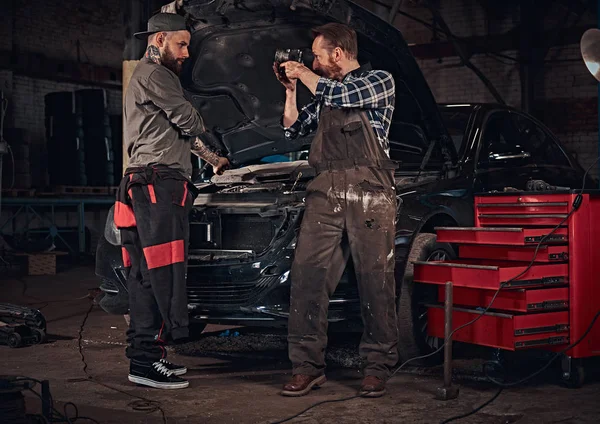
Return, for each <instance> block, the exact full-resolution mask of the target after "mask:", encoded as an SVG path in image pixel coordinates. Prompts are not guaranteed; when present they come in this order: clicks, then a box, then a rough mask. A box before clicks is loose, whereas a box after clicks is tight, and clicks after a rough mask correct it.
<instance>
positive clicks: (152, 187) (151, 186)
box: [148, 184, 156, 203]
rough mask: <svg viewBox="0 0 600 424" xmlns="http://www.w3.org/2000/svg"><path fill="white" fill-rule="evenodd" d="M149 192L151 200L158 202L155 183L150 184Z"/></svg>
mask: <svg viewBox="0 0 600 424" xmlns="http://www.w3.org/2000/svg"><path fill="white" fill-rule="evenodd" d="M148 194H149V195H150V202H152V203H156V193H155V192H154V185H153V184H148Z"/></svg>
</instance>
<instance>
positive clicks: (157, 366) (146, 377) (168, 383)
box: [128, 361, 190, 389]
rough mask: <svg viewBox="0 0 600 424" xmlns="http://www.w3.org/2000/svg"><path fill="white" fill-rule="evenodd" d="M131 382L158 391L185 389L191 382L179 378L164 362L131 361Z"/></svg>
mask: <svg viewBox="0 0 600 424" xmlns="http://www.w3.org/2000/svg"><path fill="white" fill-rule="evenodd" d="M128 378H129V381H131V382H132V383H136V384H141V385H144V386H150V387H155V388H157V389H184V388H186V387H188V386H189V385H190V383H189V381H187V380H184V379H183V378H180V377H177V376H176V375H175V374H173V372H172V371H170V370H169V369H168V368H167V367H166V366H165V365H164V364H163V363H162V362H154V363H153V364H140V363H134V362H133V361H131V364H130V365H129V377H128Z"/></svg>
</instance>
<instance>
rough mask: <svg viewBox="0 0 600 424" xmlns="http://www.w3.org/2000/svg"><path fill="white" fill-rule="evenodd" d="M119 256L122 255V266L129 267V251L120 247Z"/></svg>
mask: <svg viewBox="0 0 600 424" xmlns="http://www.w3.org/2000/svg"><path fill="white" fill-rule="evenodd" d="M121 256H123V266H124V267H125V268H129V267H130V266H131V257H130V256H129V252H128V251H127V249H125V248H124V247H121Z"/></svg>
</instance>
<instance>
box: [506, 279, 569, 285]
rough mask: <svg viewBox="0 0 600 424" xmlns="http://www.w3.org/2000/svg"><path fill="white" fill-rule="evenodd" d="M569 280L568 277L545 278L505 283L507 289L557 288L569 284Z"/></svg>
mask: <svg viewBox="0 0 600 424" xmlns="http://www.w3.org/2000/svg"><path fill="white" fill-rule="evenodd" d="M568 283H569V280H567V278H566V277H544V278H538V279H535V280H515V281H511V282H505V283H504V284H506V286H507V287H522V286H557V285H563V284H568Z"/></svg>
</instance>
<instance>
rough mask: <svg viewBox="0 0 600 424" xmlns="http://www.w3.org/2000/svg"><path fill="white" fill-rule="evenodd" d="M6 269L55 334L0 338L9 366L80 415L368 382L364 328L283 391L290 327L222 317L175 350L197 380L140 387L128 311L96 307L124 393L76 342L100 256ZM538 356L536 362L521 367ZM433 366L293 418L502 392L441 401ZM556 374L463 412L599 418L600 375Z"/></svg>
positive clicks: (240, 411) (316, 394) (384, 411)
mask: <svg viewBox="0 0 600 424" xmlns="http://www.w3.org/2000/svg"><path fill="white" fill-rule="evenodd" d="M0 278H1V279H2V280H3V281H1V283H0V302H11V303H16V304H21V305H23V304H29V305H35V307H42V312H43V313H44V315H45V316H46V318H47V320H48V333H49V342H48V343H47V344H43V345H37V346H31V347H27V348H21V349H10V348H8V347H6V346H0V352H1V355H2V358H3V360H2V363H3V367H2V368H3V371H2V374H9V375H23V376H28V377H33V378H36V379H48V380H49V381H50V388H51V391H52V396H53V398H54V402H55V407H56V408H57V409H59V410H62V408H63V405H64V404H65V403H66V402H74V403H75V404H76V405H77V407H78V408H79V414H80V415H84V416H88V417H92V418H94V419H96V420H97V421H99V422H101V423H162V422H164V421H163V418H162V416H161V414H160V411H154V412H149V413H148V412H140V411H135V410H133V409H132V406H131V402H132V401H135V400H136V397H144V398H147V399H150V400H152V401H154V402H158V403H160V406H161V408H162V409H163V410H164V413H165V416H166V419H167V422H169V423H208V424H211V423H215V424H216V423H272V422H275V421H278V420H282V419H284V418H286V417H288V416H290V415H293V414H295V413H297V412H300V411H302V410H303V409H304V408H306V407H308V406H310V405H312V404H313V403H315V402H318V401H322V400H335V399H340V398H344V397H348V396H352V395H354V394H355V391H356V389H357V387H358V385H359V383H360V373H359V371H358V368H357V364H358V358H357V356H356V353H355V348H354V340H355V338H352V337H346V341H344V340H343V339H344V337H337V338H339V339H340V340H335V341H333V342H332V344H333V346H332V347H331V349H330V350H329V353H328V359H329V363H330V370H329V372H328V379H329V381H328V383H327V384H326V385H325V386H324V387H323V388H321V389H319V390H317V391H313V392H312V393H311V394H310V395H308V396H305V397H303V398H283V397H280V396H279V395H278V391H279V389H280V387H281V385H282V384H283V383H284V382H285V381H286V380H287V379H288V378H289V377H290V369H289V363H288V361H287V356H286V346H285V335H284V334H281V333H272V332H265V331H256V330H251V329H243V328H242V329H237V330H238V331H239V332H240V336H239V337H219V335H220V334H221V333H222V331H223V328H222V327H216V326H212V327H208V328H207V329H206V330H205V334H204V337H203V338H202V339H201V340H199V341H196V342H192V343H188V344H186V345H181V346H176V347H175V348H174V349H171V350H170V356H169V359H171V360H172V361H173V362H176V363H181V364H186V365H187V366H188V368H189V369H190V371H189V373H188V375H187V377H188V378H189V380H190V383H191V384H190V388H189V389H186V390H179V391H159V390H156V389H145V388H142V387H137V386H135V385H132V384H131V383H129V382H128V381H127V371H128V362H127V361H126V359H125V356H124V349H125V345H124V340H125V336H124V334H125V321H124V319H123V317H121V316H110V315H108V314H106V313H104V312H103V311H102V310H100V309H99V308H97V307H96V308H94V309H93V310H92V312H91V314H90V315H89V319H88V320H87V323H86V325H85V330H84V331H83V333H82V346H83V352H84V355H85V359H86V361H87V364H88V368H87V371H88V372H89V374H90V375H92V376H94V380H95V381H97V382H98V383H102V384H106V385H108V386H110V387H112V388H114V389H117V390H120V391H121V392H117V391H115V390H112V389H109V388H107V387H105V386H102V385H100V384H96V383H94V382H92V381H89V380H86V375H85V373H84V372H83V363H82V361H81V357H80V354H79V350H78V332H79V329H80V325H81V323H82V319H83V317H84V315H85V312H86V311H87V310H88V308H89V307H90V301H89V300H88V299H77V298H81V297H84V296H86V294H87V293H88V289H93V288H95V287H97V285H98V282H97V280H96V279H95V277H94V274H93V268H92V267H77V268H71V269H68V270H66V271H62V272H59V273H58V274H57V275H55V276H40V277H23V278H20V279H17V278H8V277H6V276H0ZM36 302H37V303H36ZM337 338H336V339H337ZM480 363H481V361H478V360H465V361H460V362H459V368H462V369H463V371H464V372H465V373H466V372H467V371H468V370H474V369H479V365H480ZM536 366H539V364H537V365H534V366H532V367H531V366H528V367H527V370H525V371H524V373H527V372H530V371H531V370H534V369H535V368H536ZM460 372H461V371H460V370H459V373H460ZM436 373H437V371H435V370H434V372H433V374H434V375H431V374H432V372H429V375H427V373H419V372H414V370H413V372H411V373H399V374H398V375H397V376H396V377H395V378H394V379H393V380H391V381H390V383H389V390H388V394H387V395H386V396H384V397H383V398H380V399H354V400H350V401H348V402H341V403H330V404H326V405H321V406H319V407H317V408H316V409H313V410H311V411H310V412H308V413H306V414H304V415H302V416H301V417H300V418H297V419H296V420H294V421H291V422H297V423H300V422H302V423H334V422H335V423H338V422H343V423H399V422H410V423H439V422H441V421H443V420H444V419H447V418H449V417H452V416H455V415H460V414H462V413H465V412H467V411H469V410H471V409H472V408H474V407H476V406H478V405H479V404H481V403H483V402H485V401H486V400H487V399H489V398H490V397H491V396H492V395H493V394H494V393H495V392H496V388H494V387H492V386H491V385H489V384H482V383H475V382H472V381H469V380H460V382H459V385H460V396H459V398H458V399H457V400H453V401H449V402H440V401H437V400H435V399H434V397H433V395H434V392H435V389H436V388H437V387H438V386H439V385H440V377H439V373H437V374H438V375H435V374H436ZM557 374H558V370H557V369H550V370H548V372H547V373H546V374H544V376H543V377H542V378H541V379H538V380H536V381H534V382H533V383H530V384H529V385H527V386H526V387H519V388H514V389H510V390H505V391H504V392H503V393H502V394H501V395H500V397H499V398H498V399H497V400H496V401H495V402H494V403H493V404H491V405H490V406H488V407H486V408H484V409H483V410H482V411H481V412H479V413H478V414H476V415H474V416H471V417H469V418H466V419H464V420H460V421H459V422H463V423H490V424H494V423H497V424H500V423H516V422H518V423H596V422H600V402H598V399H599V397H600V382H599V381H600V380H599V379H595V381H594V380H592V381H590V382H588V383H587V384H586V385H585V386H584V387H583V388H581V389H579V390H571V389H566V388H563V387H561V386H560V385H559V384H558V383H557V381H556V376H557ZM523 375H524V374H523ZM37 389H38V390H39V387H38V388H37ZM26 398H27V409H28V412H29V413H35V412H38V411H39V410H40V409H39V404H40V402H39V399H37V398H35V397H34V396H33V394H27V395H26ZM81 422H85V421H83V420H82V421H81Z"/></svg>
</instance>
